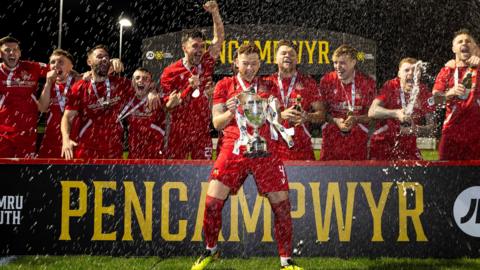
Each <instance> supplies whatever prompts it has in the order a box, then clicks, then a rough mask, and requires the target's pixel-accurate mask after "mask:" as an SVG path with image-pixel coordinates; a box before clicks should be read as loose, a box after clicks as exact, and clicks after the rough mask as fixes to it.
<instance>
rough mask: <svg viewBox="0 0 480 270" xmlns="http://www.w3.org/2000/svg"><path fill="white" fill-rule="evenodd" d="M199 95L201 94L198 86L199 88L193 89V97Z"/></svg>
mask: <svg viewBox="0 0 480 270" xmlns="http://www.w3.org/2000/svg"><path fill="white" fill-rule="evenodd" d="M199 96H200V90H198V88H197V89H195V90H194V91H193V93H192V97H193V98H198V97H199Z"/></svg>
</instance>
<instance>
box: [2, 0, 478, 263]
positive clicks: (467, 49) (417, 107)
mask: <svg viewBox="0 0 480 270" xmlns="http://www.w3.org/2000/svg"><path fill="white" fill-rule="evenodd" d="M204 8H205V10H206V11H207V12H209V13H210V14H211V15H212V20H213V26H214V27H213V31H214V33H213V35H214V37H213V39H212V42H211V44H210V45H209V46H208V49H207V48H206V46H205V36H204V34H203V33H202V32H201V31H198V30H194V31H188V32H185V34H184V35H183V37H182V41H181V42H182V49H183V51H184V54H185V56H184V57H183V58H182V59H179V60H178V61H176V62H174V63H172V64H171V65H170V66H168V67H167V68H165V69H164V71H163V74H162V75H161V78H160V86H156V85H155V83H154V81H153V80H152V73H151V72H150V71H148V70H147V69H145V68H138V69H136V70H135V72H134V73H133V76H132V78H131V80H129V79H127V78H124V77H120V76H116V75H115V74H116V73H119V72H120V71H122V69H123V66H122V65H123V64H122V63H121V62H120V61H119V60H118V59H110V56H109V52H108V48H107V47H105V46H103V45H97V46H95V47H93V48H92V49H90V50H89V51H88V53H87V63H88V66H89V67H90V70H89V71H87V72H84V73H78V72H76V71H75V70H74V69H73V63H74V59H73V57H72V55H71V54H70V53H68V52H67V51H64V50H62V49H56V50H54V51H53V53H52V54H51V56H50V58H49V63H48V64H42V63H38V62H31V61H23V60H20V57H21V50H20V42H19V41H18V40H17V39H15V38H13V37H10V36H8V37H4V38H2V39H0V50H1V58H2V63H1V65H0V71H1V72H0V157H2V158H13V157H17V158H34V157H38V158H66V159H72V158H96V159H104V158H107V159H120V158H122V155H123V143H124V130H125V129H128V149H129V154H128V157H129V158H133V159H186V158H192V159H211V158H212V153H213V149H212V147H213V146H212V138H211V135H210V125H211V124H212V123H213V127H214V128H215V129H217V130H218V131H220V135H219V138H218V144H217V149H216V152H217V159H216V161H215V163H214V165H213V168H212V171H211V174H210V178H209V179H210V182H209V188H208V191H207V198H206V205H205V215H204V229H203V231H204V238H205V242H206V250H205V253H204V254H203V255H202V256H201V257H200V258H199V260H197V261H196V262H195V264H194V265H193V267H192V269H204V268H205V267H206V266H207V265H208V264H209V263H210V262H211V261H213V260H215V259H216V258H217V257H218V255H219V250H218V248H217V241H218V234H219V231H220V229H221V224H222V223H221V220H222V209H223V205H224V202H225V201H226V200H227V199H228V196H229V195H230V194H235V193H236V192H237V190H238V189H239V188H240V187H241V185H242V184H243V182H244V181H245V179H246V177H247V175H248V174H253V176H254V179H255V181H256V184H257V187H258V190H259V193H261V194H262V195H264V196H266V197H267V198H268V200H269V202H270V204H271V206H272V210H273V212H274V214H275V223H274V232H275V239H276V241H277V245H278V252H279V255H280V261H281V267H282V269H302V268H300V267H299V266H297V265H296V264H295V263H294V262H293V260H292V259H291V253H292V221H291V217H290V210H291V206H290V201H289V199H288V180H287V176H286V174H285V170H284V167H283V160H314V159H315V156H314V151H313V147H312V140H311V135H310V126H311V125H321V127H322V147H321V157H320V159H321V160H367V159H374V160H418V159H421V155H420V152H419V149H418V148H417V143H416V139H417V136H429V135H431V134H432V132H433V129H434V126H435V121H434V112H435V110H436V108H437V106H445V107H446V118H445V121H444V123H443V130H442V136H441V140H440V146H439V154H440V159H441V160H467V159H478V158H479V157H480V151H479V150H480V141H479V140H478V139H476V138H478V137H480V129H478V128H477V127H478V126H480V96H479V94H478V93H479V90H476V89H477V88H478V85H477V81H476V80H477V72H478V67H477V66H478V64H480V58H479V57H478V48H477V44H476V41H475V39H474V38H473V36H472V35H471V34H470V33H469V32H468V31H467V30H461V31H459V32H457V33H455V35H454V38H453V41H452V51H453V53H454V56H455V59H453V60H450V61H448V62H447V64H446V65H445V67H444V68H442V70H441V71H440V72H439V74H438V75H437V77H436V80H435V84H434V86H433V90H432V91H430V90H429V89H427V86H426V85H424V84H422V83H421V82H420V80H419V77H420V76H421V74H420V72H421V69H420V68H419V63H420V62H419V61H418V60H417V59H414V58H410V57H406V58H404V59H402V60H401V61H400V63H399V66H398V74H397V77H395V78H394V79H392V80H389V81H387V82H385V84H384V85H383V87H382V88H381V89H380V90H379V91H378V94H377V89H376V83H375V81H374V80H373V79H372V78H371V77H369V76H367V75H365V74H363V73H362V72H361V71H359V70H358V69H357V68H356V64H357V54H358V52H357V50H356V49H355V48H354V47H352V46H350V45H348V44H343V45H341V46H339V47H338V48H337V49H336V50H335V51H334V52H333V55H332V60H333V68H334V70H333V71H331V72H330V73H327V74H325V75H324V76H323V77H322V78H321V80H320V81H319V82H317V81H315V80H314V79H313V78H311V77H310V76H308V75H305V74H302V73H300V72H299V71H298V70H297V62H298V58H297V48H296V45H295V44H294V43H292V42H290V41H287V40H282V41H280V42H279V43H278V47H277V51H276V54H275V58H276V63H277V66H278V71H277V72H276V73H274V74H272V75H270V76H258V74H257V73H258V71H259V69H260V64H261V63H260V51H259V49H258V48H257V47H256V46H255V45H253V44H251V43H250V44H248V43H246V44H243V45H241V46H240V47H239V48H238V50H237V51H236V53H235V56H234V61H233V76H231V77H225V78H223V79H221V80H220V81H218V82H216V83H215V82H214V81H213V79H212V76H213V73H214V68H215V63H216V59H217V58H218V57H219V54H220V51H221V45H222V43H223V41H224V27H223V22H222V19H221V16H220V13H219V9H218V5H217V3H216V2H215V1H209V2H207V3H206V4H205V5H204ZM41 78H46V83H45V85H44V88H43V91H42V92H41V95H40V96H39V97H37V96H36V92H37V88H38V81H39V79H41ZM245 92H254V94H255V95H258V96H259V97H261V98H263V99H270V98H274V99H273V100H275V105H274V106H275V108H274V109H275V110H277V111H278V112H279V113H278V115H276V117H277V119H278V122H279V123H280V126H281V128H280V129H278V127H277V129H278V130H280V131H288V134H287V135H285V136H283V135H284V134H282V136H278V134H277V132H276V131H275V129H274V128H272V127H271V126H269V125H267V124H265V125H263V126H262V127H260V128H259V133H260V134H261V135H262V137H264V138H266V143H267V146H268V151H269V152H270V153H271V154H270V155H267V156H262V157H257V158H249V157H246V156H244V155H243V153H244V152H245V151H246V147H245V145H240V144H239V141H241V140H242V139H243V134H245V132H247V133H251V132H252V128H251V127H250V126H248V127H246V126H242V122H243V120H242V119H243V116H242V115H243V113H242V110H239V102H238V96H239V95H240V94H242V93H245ZM39 112H42V113H47V115H48V117H47V121H46V128H45V133H44V136H43V139H42V142H41V144H40V147H39V149H38V151H37V149H36V143H37V123H38V118H39ZM477 124H479V125H477ZM280 133H281V132H280ZM285 138H289V139H285Z"/></svg>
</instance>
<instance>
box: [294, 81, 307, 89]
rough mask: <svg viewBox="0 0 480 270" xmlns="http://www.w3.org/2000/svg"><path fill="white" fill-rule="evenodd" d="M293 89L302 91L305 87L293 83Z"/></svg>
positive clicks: (299, 83)
mask: <svg viewBox="0 0 480 270" xmlns="http://www.w3.org/2000/svg"><path fill="white" fill-rule="evenodd" d="M295 89H297V90H303V89H305V87H304V86H303V83H301V82H297V83H295Z"/></svg>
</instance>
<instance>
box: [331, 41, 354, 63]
mask: <svg viewBox="0 0 480 270" xmlns="http://www.w3.org/2000/svg"><path fill="white" fill-rule="evenodd" d="M357 54H358V51H357V49H355V48H354V47H352V46H350V45H348V44H342V45H340V47H338V48H337V49H336V50H335V51H334V52H333V56H332V59H333V60H334V61H335V59H336V58H338V57H340V56H342V55H348V56H350V57H351V58H352V59H353V60H357Z"/></svg>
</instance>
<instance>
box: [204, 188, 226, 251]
mask: <svg viewBox="0 0 480 270" xmlns="http://www.w3.org/2000/svg"><path fill="white" fill-rule="evenodd" d="M224 203H225V201H224V200H220V199H217V198H214V197H210V196H208V195H207V198H206V200H205V213H204V216H203V234H204V237H205V243H206V244H207V247H209V248H213V247H215V246H216V245H217V241H218V234H219V233H220V229H221V228H222V209H223V204H224Z"/></svg>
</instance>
